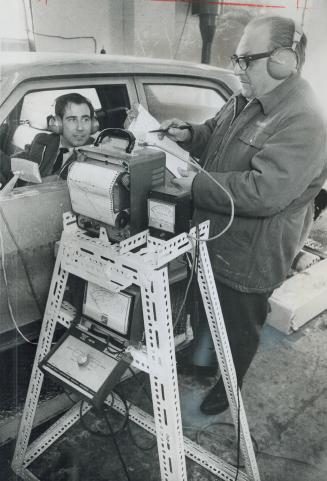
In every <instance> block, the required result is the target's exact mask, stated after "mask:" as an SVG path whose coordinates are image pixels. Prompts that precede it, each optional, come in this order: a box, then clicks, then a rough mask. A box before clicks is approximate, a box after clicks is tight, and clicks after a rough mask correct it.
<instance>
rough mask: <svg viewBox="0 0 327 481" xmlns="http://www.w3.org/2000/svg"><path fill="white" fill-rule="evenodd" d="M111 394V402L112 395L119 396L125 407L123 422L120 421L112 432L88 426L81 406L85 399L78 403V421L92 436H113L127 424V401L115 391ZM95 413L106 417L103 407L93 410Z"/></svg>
mask: <svg viewBox="0 0 327 481" xmlns="http://www.w3.org/2000/svg"><path fill="white" fill-rule="evenodd" d="M111 395H112V401H111V402H112V403H113V402H114V396H115V395H116V396H118V397H119V398H120V400H121V401H122V403H123V404H124V407H125V415H124V418H123V422H122V423H121V426H119V428H118V429H117V430H116V431H114V432H113V434H112V433H111V432H110V433H103V432H101V431H99V430H97V431H96V430H94V429H92V428H90V426H88V425H87V424H86V422H85V419H84V418H83V406H84V403H85V400H84V399H83V400H82V401H81V404H80V408H79V414H80V422H81V424H82V426H83V428H84V429H85V430H86V431H88V432H89V433H90V434H93V435H94V436H99V437H100V438H108V437H109V438H110V437H112V435H114V436H117V435H119V434H120V433H121V432H122V431H123V430H124V429H125V427H126V426H127V423H128V406H127V403H126V401H125V399H123V397H122V396H120V395H119V394H118V393H117V392H114V391H113V392H112V393H111ZM95 413H96V414H98V413H100V414H101V415H102V416H103V417H106V411H105V410H104V409H103V410H101V411H98V410H95Z"/></svg>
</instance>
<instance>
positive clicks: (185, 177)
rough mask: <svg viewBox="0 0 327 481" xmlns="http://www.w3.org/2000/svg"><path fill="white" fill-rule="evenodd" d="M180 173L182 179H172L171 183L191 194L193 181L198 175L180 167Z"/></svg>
mask: <svg viewBox="0 0 327 481" xmlns="http://www.w3.org/2000/svg"><path fill="white" fill-rule="evenodd" d="M178 172H179V173H180V175H181V177H180V178H179V179H172V181H171V182H172V183H173V184H174V185H177V186H178V187H180V188H181V189H183V190H185V191H186V192H191V190H192V184H193V180H194V177H195V176H196V174H197V173H196V172H192V171H190V170H185V169H182V168H181V167H178Z"/></svg>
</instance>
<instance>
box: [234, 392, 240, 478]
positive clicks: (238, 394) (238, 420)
mask: <svg viewBox="0 0 327 481" xmlns="http://www.w3.org/2000/svg"><path fill="white" fill-rule="evenodd" d="M240 445H241V423H240V388H239V386H238V385H237V467H236V476H235V481H237V479H238V474H239V469H240V454H241V450H240Z"/></svg>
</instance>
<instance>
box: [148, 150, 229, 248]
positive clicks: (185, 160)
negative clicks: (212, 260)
mask: <svg viewBox="0 0 327 481" xmlns="http://www.w3.org/2000/svg"><path fill="white" fill-rule="evenodd" d="M139 145H140V146H143V147H156V148H158V149H161V150H164V151H165V152H167V153H168V154H172V155H174V156H175V157H177V158H179V159H181V160H183V161H184V162H186V163H187V164H189V165H191V166H192V167H195V168H196V169H197V170H199V171H200V172H202V173H203V174H205V175H206V176H207V177H209V179H210V180H211V181H212V182H214V183H215V184H216V185H217V186H218V187H219V189H221V190H222V191H223V192H224V193H225V194H226V196H227V197H228V200H229V202H230V205H231V213H230V218H229V221H228V224H227V225H226V227H224V229H223V230H222V231H220V232H218V234H216V235H214V236H212V237H208V238H206V239H202V238H200V237H194V236H191V235H190V234H188V237H189V239H193V240H195V241H199V242H210V241H213V240H216V239H218V238H219V237H221V236H222V235H223V234H225V233H226V232H227V231H228V229H229V228H230V226H231V225H232V223H233V221H234V216H235V207H234V201H233V198H232V196H231V195H230V193H229V192H228V190H227V189H226V188H225V187H224V186H223V185H221V184H220V182H218V180H217V179H215V178H214V177H213V176H212V175H211V174H210V173H209V172H207V171H206V170H205V169H204V168H203V167H201V166H200V165H199V164H198V163H196V162H195V161H191V160H188V159H184V158H182V157H180V156H178V155H176V153H175V152H172V151H171V150H169V149H167V148H166V147H162V146H161V145H158V144H156V143H149V142H143V141H142V142H139Z"/></svg>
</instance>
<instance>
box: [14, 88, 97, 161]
mask: <svg viewBox="0 0 327 481" xmlns="http://www.w3.org/2000/svg"><path fill="white" fill-rule="evenodd" d="M73 92H77V93H79V94H81V95H83V96H84V97H86V98H88V99H89V100H90V101H91V103H92V105H93V106H94V108H95V110H98V109H100V108H101V104H100V100H99V97H98V94H97V91H96V89H95V88H85V89H69V90H68V89H65V90H45V91H39V92H30V93H28V94H27V95H25V97H24V99H23V103H22V109H21V112H20V117H19V125H18V127H17V129H16V130H15V133H14V135H13V139H12V144H13V151H14V152H16V151H20V150H24V148H25V145H26V144H30V143H31V142H32V140H33V138H34V137H35V135H36V134H38V133H40V132H42V131H43V132H47V131H48V129H47V116H48V115H54V113H55V112H54V105H55V100H56V98H57V97H59V96H60V95H64V94H68V93H73Z"/></svg>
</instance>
